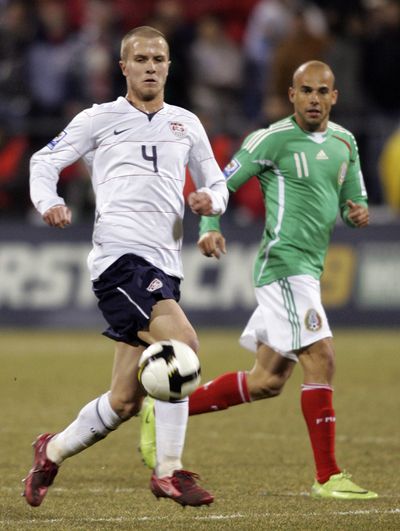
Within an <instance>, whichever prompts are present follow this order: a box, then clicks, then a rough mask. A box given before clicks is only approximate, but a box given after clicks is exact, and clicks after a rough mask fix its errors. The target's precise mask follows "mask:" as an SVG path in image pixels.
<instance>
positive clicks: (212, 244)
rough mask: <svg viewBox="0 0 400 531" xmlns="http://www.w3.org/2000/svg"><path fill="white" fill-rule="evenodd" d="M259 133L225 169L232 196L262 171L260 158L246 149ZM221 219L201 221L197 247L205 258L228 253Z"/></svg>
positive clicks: (218, 256) (216, 217) (205, 218)
mask: <svg viewBox="0 0 400 531" xmlns="http://www.w3.org/2000/svg"><path fill="white" fill-rule="evenodd" d="M257 133H258V131H255V132H254V133H252V134H251V135H249V136H248V137H247V138H246V139H245V140H244V142H243V144H242V146H241V148H240V149H239V151H238V152H237V153H236V154H235V155H234V157H233V159H232V160H231V161H230V162H229V164H228V165H227V166H226V167H225V168H224V175H225V178H226V179H227V187H228V190H229V192H230V193H231V194H232V193H234V192H236V190H238V189H239V188H240V187H241V186H242V185H243V184H244V183H246V182H247V181H248V180H249V179H251V178H252V177H253V176H254V175H257V174H258V173H259V172H260V170H261V165H260V160H259V157H258V156H256V155H255V154H254V153H251V152H249V151H248V149H247V147H246V146H248V144H249V141H251V139H252V138H253V137H254V136H255V135H256V134H257ZM220 218H221V216H208V217H204V216H202V217H201V219H200V230H199V233H200V235H199V240H198V241H197V245H198V247H199V249H200V251H201V253H202V254H203V255H204V256H208V257H211V256H213V257H215V258H217V259H219V258H220V256H221V254H225V253H226V242H225V238H224V236H223V234H222V232H221V223H220Z"/></svg>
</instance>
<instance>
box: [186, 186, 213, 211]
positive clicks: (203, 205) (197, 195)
mask: <svg viewBox="0 0 400 531" xmlns="http://www.w3.org/2000/svg"><path fill="white" fill-rule="evenodd" d="M188 203H189V206H190V208H191V210H192V212H193V214H198V215H199V216H210V215H211V214H212V201H211V197H210V196H209V195H208V194H207V193H206V192H192V193H191V194H190V195H189V197H188Z"/></svg>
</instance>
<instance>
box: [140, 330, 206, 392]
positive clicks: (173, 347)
mask: <svg viewBox="0 0 400 531" xmlns="http://www.w3.org/2000/svg"><path fill="white" fill-rule="evenodd" d="M200 373H201V369H200V361H199V358H198V357H197V356H196V354H195V352H194V351H193V350H192V349H191V348H190V347H189V346H188V345H186V344H185V343H182V342H181V341H177V340H176V339H169V340H166V341H157V342H156V343H153V344H152V345H150V346H149V347H148V348H146V350H145V351H144V352H143V353H142V355H141V357H140V359H139V374H138V377H139V381H140V382H141V384H142V385H143V387H144V388H145V390H146V391H147V393H148V394H149V395H150V396H152V397H153V398H156V399H158V400H163V401H165V402H175V401H177V400H181V399H182V398H185V397H186V396H188V395H190V394H191V393H193V391H194V390H195V389H196V388H197V387H198V385H199V383H200Z"/></svg>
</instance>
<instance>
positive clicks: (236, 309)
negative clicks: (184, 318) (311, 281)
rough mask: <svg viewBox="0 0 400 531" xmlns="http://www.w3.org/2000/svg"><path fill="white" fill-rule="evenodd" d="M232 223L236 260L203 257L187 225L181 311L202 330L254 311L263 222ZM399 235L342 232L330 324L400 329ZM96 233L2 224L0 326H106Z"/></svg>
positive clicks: (335, 254) (332, 254)
mask: <svg viewBox="0 0 400 531" xmlns="http://www.w3.org/2000/svg"><path fill="white" fill-rule="evenodd" d="M225 225H226V227H224V229H223V230H224V233H225V236H226V238H227V242H228V253H227V254H226V255H225V256H223V257H222V258H221V259H220V260H219V261H217V260H215V259H210V258H205V257H203V256H201V255H200V252H199V251H198V249H197V247H196V239H197V220H196V219H195V218H194V216H191V215H189V216H188V220H187V222H186V226H185V245H184V251H183V261H184V268H185V271H186V276H185V280H184V282H183V284H182V288H183V289H182V305H183V307H184V309H185V311H186V312H187V313H188V315H189V317H190V318H191V320H192V321H193V323H194V324H195V325H196V326H199V325H204V326H208V327H210V326H211V327H212V326H215V327H223V326H243V325H244V324H245V322H246V320H247V319H248V317H249V316H250V314H251V312H252V310H253V309H254V306H255V300H254V294H253V288H252V284H251V270H252V265H253V260H254V257H255V254H256V250H257V246H258V241H259V239H260V235H261V232H262V229H263V225H262V223H261V222H259V223H256V222H253V223H252V225H251V227H249V226H247V225H246V226H241V225H239V224H237V222H235V220H234V219H230V220H229V222H227V223H225ZM399 230H400V225H398V224H397V225H396V224H393V223H391V224H381V225H376V226H371V227H369V228H368V229H367V230H365V231H364V230H363V231H358V230H351V229H349V228H347V227H344V226H341V225H338V226H337V227H336V230H335V234H334V239H333V244H332V246H331V249H330V251H329V253H328V256H327V259H326V271H325V273H324V276H323V279H322V286H323V299H324V303H325V307H326V309H327V312H328V317H329V319H330V322H331V324H332V326H337V325H339V326H355V325H363V326H368V327H374V326H375V327H380V326H399V324H400V274H399V272H400V242H399ZM90 235H91V226H90V225H80V226H75V227H70V228H68V229H66V230H63V231H59V230H56V229H50V228H46V227H37V226H33V225H28V226H26V225H21V224H11V225H8V226H7V227H5V226H0V326H2V327H19V326H23V327H50V328H99V330H100V329H102V327H103V326H104V322H103V321H102V318H101V316H100V312H99V311H98V310H97V308H96V299H95V297H94V295H93V294H92V292H91V289H90V280H89V274H88V270H87V267H86V258H87V254H88V252H89V251H90V248H91V244H90Z"/></svg>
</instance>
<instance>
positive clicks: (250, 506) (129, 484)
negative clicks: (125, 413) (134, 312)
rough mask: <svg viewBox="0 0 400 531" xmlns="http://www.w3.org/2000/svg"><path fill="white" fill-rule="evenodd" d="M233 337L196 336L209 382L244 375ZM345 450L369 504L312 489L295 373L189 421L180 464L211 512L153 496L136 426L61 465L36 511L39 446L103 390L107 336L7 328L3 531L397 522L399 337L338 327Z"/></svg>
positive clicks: (246, 361)
mask: <svg viewBox="0 0 400 531" xmlns="http://www.w3.org/2000/svg"><path fill="white" fill-rule="evenodd" d="M238 335H239V331H236V330H234V331H232V330H229V331H227V330H225V331H206V330H204V331H201V332H200V339H201V345H202V346H201V360H202V370H203V382H206V381H207V380H209V379H211V378H212V377H214V376H216V375H218V374H220V373H222V372H226V371H230V370H238V369H247V368H250V367H251V365H252V362H253V360H252V356H251V355H249V354H248V353H246V351H244V350H243V349H241V348H240V347H239V346H238V343H237V338H238ZM335 341H336V352H337V373H336V381H335V398H334V399H335V409H336V416H337V457H338V461H339V463H340V465H341V466H343V467H344V468H346V469H347V470H349V471H351V472H352V474H353V476H354V479H355V481H356V482H357V483H359V484H361V485H362V486H366V487H368V488H371V489H372V490H375V491H377V492H378V493H379V494H380V497H379V498H378V499H377V500H372V501H369V502H367V501H365V502H361V501H353V502H346V501H341V502H339V501H320V500H313V499H311V498H310V497H309V494H308V493H309V489H310V486H311V484H312V481H313V474H314V470H313V463H312V455H311V449H310V446H309V443H308V437H307V433H306V427H305V424H304V422H303V419H302V416H301V412H300V404H299V386H300V384H301V370H300V368H299V367H298V368H297V369H296V371H295V373H294V375H293V377H292V379H291V380H290V381H289V382H288V384H287V387H286V389H285V391H284V393H283V394H282V395H281V396H280V397H279V398H276V399H274V400H268V401H261V402H257V403H254V404H246V405H242V406H239V407H235V408H231V409H230V410H229V411H225V412H218V413H212V414H207V415H200V416H197V417H193V418H191V419H190V422H189V428H188V436H187V442H186V449H185V458H184V464H185V467H186V468H188V469H189V470H194V471H196V472H198V473H200V474H201V477H202V484H203V485H204V486H205V487H207V488H209V489H210V490H211V491H212V492H213V493H214V494H215V498H216V500H215V502H214V504H213V505H212V506H210V507H209V508H206V507H201V508H198V509H196V508H191V507H188V508H186V509H182V508H181V507H180V506H178V505H177V504H175V503H173V502H171V501H169V500H160V501H159V502H157V501H156V499H155V498H154V497H153V495H152V494H151V493H150V491H149V489H148V483H149V476H150V474H149V471H148V470H147V469H146V468H144V466H143V465H142V463H141V460H140V456H139V454H138V452H137V450H136V447H137V441H138V433H139V432H138V430H139V421H138V419H132V420H131V421H129V422H127V423H126V424H124V425H122V426H121V427H120V429H119V430H118V431H117V432H116V433H113V434H111V435H110V436H109V437H108V438H107V439H105V440H104V441H102V442H100V443H99V444H97V445H95V446H94V447H92V448H90V449H88V450H87V451H85V452H82V453H81V454H79V455H77V456H75V457H74V458H72V459H70V460H68V461H66V462H65V463H64V465H63V467H62V469H61V471H60V473H59V476H57V478H56V480H55V483H54V485H53V487H51V489H50V491H49V494H48V496H47V497H46V499H45V500H44V502H43V504H42V506H41V507H39V508H35V509H34V508H31V507H29V506H28V505H27V504H26V502H25V500H24V499H23V498H21V497H20V492H21V491H22V484H21V483H20V481H21V478H22V477H24V476H25V475H26V473H27V471H28V469H29V468H30V466H31V462H32V450H31V448H30V443H31V441H33V440H34V438H35V437H36V436H37V435H38V434H39V433H42V432H43V431H50V432H51V431H58V430H60V429H62V428H64V427H65V426H66V425H67V424H68V423H69V422H71V421H72V420H73V419H74V418H75V416H76V414H77V412H78V411H79V409H80V408H81V407H82V406H83V405H84V404H85V403H87V402H88V401H89V400H91V399H93V398H95V397H96V396H98V395H99V394H100V393H102V392H103V391H104V390H106V389H107V387H108V385H109V378H110V374H111V364H112V351H113V345H112V342H111V341H109V340H107V339H105V338H103V337H102V336H100V335H99V334H98V333H92V332H89V333H83V332H63V333H59V332H22V331H18V332H13V331H9V332H7V331H1V339H0V362H1V366H0V404H1V423H0V439H1V453H0V470H1V482H0V528H1V529H6V530H26V529H37V530H40V531H44V530H57V531H64V530H66V531H67V530H68V531H69V530H75V529H77V530H107V531H108V530H114V529H118V530H136V529H138V530H139V529H147V530H157V531H158V530H160V529H163V530H166V531H167V530H168V531H169V530H225V529H237V530H243V531H251V530H264V529H266V530H267V529H268V530H269V529H270V530H276V529H284V530H291V529H300V530H313V529H315V530H317V529H318V530H350V529H352V530H354V529H356V530H385V531H386V530H391V529H393V530H394V529H400V475H399V456H400V415H399V411H400V393H399V391H398V381H399V372H400V359H399V345H400V332H396V331H365V330H363V331H354V330H352V331H337V332H336V335H335Z"/></svg>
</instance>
